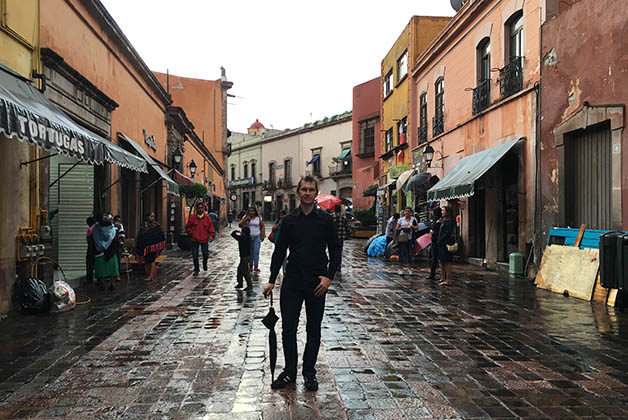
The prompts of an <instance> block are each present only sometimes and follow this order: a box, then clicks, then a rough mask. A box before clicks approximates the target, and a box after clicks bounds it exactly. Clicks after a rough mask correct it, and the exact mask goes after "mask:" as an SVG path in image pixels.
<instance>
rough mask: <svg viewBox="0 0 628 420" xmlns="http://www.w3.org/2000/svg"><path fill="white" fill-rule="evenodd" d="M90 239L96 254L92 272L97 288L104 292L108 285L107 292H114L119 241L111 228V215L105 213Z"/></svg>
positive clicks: (113, 228) (114, 230)
mask: <svg viewBox="0 0 628 420" xmlns="http://www.w3.org/2000/svg"><path fill="white" fill-rule="evenodd" d="M90 238H91V241H92V242H93V246H94V251H95V253H96V255H95V258H94V270H95V272H96V278H97V279H98V288H99V289H100V290H105V288H106V287H107V283H109V290H114V288H115V287H114V282H115V281H116V280H119V279H120V270H119V269H118V258H117V254H118V249H119V248H120V239H119V236H118V234H117V231H116V228H115V227H114V226H113V217H112V216H111V214H109V213H105V214H104V215H103V217H102V219H101V220H100V222H98V223H97V224H95V225H94V229H93V230H92V233H91V235H90Z"/></svg>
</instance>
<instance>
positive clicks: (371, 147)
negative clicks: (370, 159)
mask: <svg viewBox="0 0 628 420" xmlns="http://www.w3.org/2000/svg"><path fill="white" fill-rule="evenodd" d="M373 153H375V144H373V143H370V144H364V143H361V144H360V154H361V155H370V154H373Z"/></svg>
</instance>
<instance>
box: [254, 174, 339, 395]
mask: <svg viewBox="0 0 628 420" xmlns="http://www.w3.org/2000/svg"><path fill="white" fill-rule="evenodd" d="M297 194H298V195H299V198H300V206H299V207H298V208H297V209H295V210H294V211H293V212H292V213H290V214H288V215H287V216H285V217H284V219H283V222H282V224H281V235H279V240H278V241H277V244H276V246H275V252H273V258H272V262H271V266H270V279H269V282H268V283H267V284H266V286H264V296H268V294H269V293H272V290H273V288H274V287H275V280H276V279H277V275H278V274H279V269H280V268H281V265H282V263H283V261H284V259H285V257H286V252H287V250H288V249H290V255H289V257H288V265H287V268H286V275H285V278H284V279H283V282H282V285H281V295H280V300H279V301H280V306H281V321H282V333H281V338H282V342H283V353H284V359H285V363H286V366H285V368H284V371H283V372H282V373H281V374H280V375H279V376H278V377H277V379H276V380H275V381H274V382H273V383H272V384H271V387H272V388H273V389H279V388H284V387H285V386H286V385H288V384H290V383H292V382H294V381H295V379H296V376H297V327H298V325H299V315H300V313H301V306H302V305H303V302H304V301H305V313H306V317H307V321H306V332H307V342H306V344H305V351H304V353H303V377H304V378H305V387H306V389H308V390H311V391H315V390H317V389H318V381H317V380H316V369H315V368H314V366H315V365H316V358H317V357H318V349H319V347H320V344H321V322H322V321H323V312H324V310H325V294H326V293H327V290H328V289H329V286H330V284H331V280H332V279H333V278H334V275H335V274H336V271H337V270H338V267H339V265H340V253H341V249H340V244H339V243H338V235H337V233H336V227H335V225H334V221H333V219H332V217H331V216H330V215H329V214H327V213H325V212H323V211H322V210H319V209H317V208H316V206H315V202H314V198H315V197H316V195H317V194H318V182H317V181H316V179H314V178H312V177H311V176H306V177H305V178H303V179H301V180H300V181H299V184H298V185H297ZM326 248H329V260H328V259H327V254H326V252H325V251H326Z"/></svg>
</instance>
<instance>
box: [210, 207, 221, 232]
mask: <svg viewBox="0 0 628 420" xmlns="http://www.w3.org/2000/svg"><path fill="white" fill-rule="evenodd" d="M209 217H210V218H211V219H212V224H213V225H214V231H215V232H216V235H218V234H219V233H220V227H219V226H218V215H217V214H216V212H215V211H213V210H212V211H210V212H209Z"/></svg>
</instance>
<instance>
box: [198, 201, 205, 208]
mask: <svg viewBox="0 0 628 420" xmlns="http://www.w3.org/2000/svg"><path fill="white" fill-rule="evenodd" d="M198 206H205V203H203V202H202V201H199V202H198V203H196V207H198Z"/></svg>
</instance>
